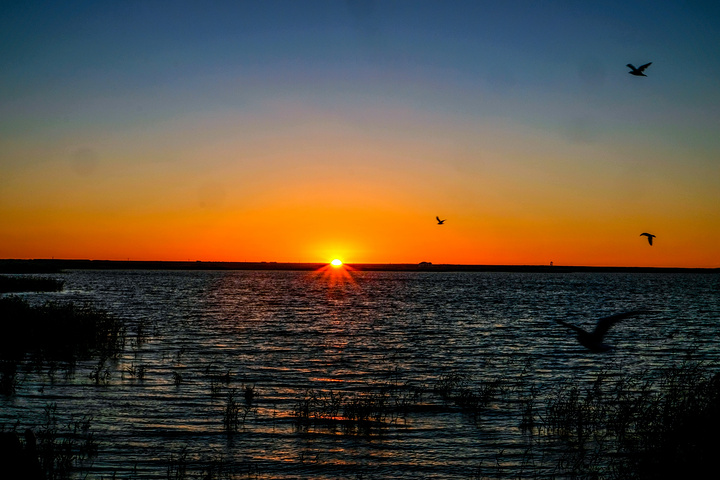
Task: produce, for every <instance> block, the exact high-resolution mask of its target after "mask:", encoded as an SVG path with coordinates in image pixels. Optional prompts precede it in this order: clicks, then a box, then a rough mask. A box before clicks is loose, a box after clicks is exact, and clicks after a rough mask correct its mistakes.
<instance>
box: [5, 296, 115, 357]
mask: <svg viewBox="0 0 720 480" xmlns="http://www.w3.org/2000/svg"><path fill="white" fill-rule="evenodd" d="M0 317H2V318H3V319H5V321H4V322H2V325H0V352H2V353H1V354H0V355H2V357H3V358H22V357H23V356H24V354H26V353H32V354H34V355H35V356H36V359H39V361H40V362H42V360H60V361H66V362H69V363H74V362H76V361H77V360H80V359H87V358H90V357H91V356H94V355H102V356H105V357H108V358H115V357H117V355H119V353H120V352H121V351H122V349H123V347H124V344H125V326H124V324H123V322H122V321H120V320H119V319H117V318H115V317H113V316H111V315H109V314H108V313H107V312H105V311H103V310H99V309H96V308H94V307H92V306H90V305H87V304H85V305H77V304H74V303H72V302H69V303H59V302H46V303H45V304H44V305H41V306H37V307H36V306H31V305H29V304H28V303H27V301H25V300H23V299H21V298H19V297H17V296H9V297H3V298H0Z"/></svg>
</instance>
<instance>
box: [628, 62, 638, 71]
mask: <svg viewBox="0 0 720 480" xmlns="http://www.w3.org/2000/svg"><path fill="white" fill-rule="evenodd" d="M626 67H629V68H630V69H632V70H637V68H635V65H633V64H632V63H628V64H627V65H626Z"/></svg>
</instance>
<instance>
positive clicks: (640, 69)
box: [638, 62, 652, 72]
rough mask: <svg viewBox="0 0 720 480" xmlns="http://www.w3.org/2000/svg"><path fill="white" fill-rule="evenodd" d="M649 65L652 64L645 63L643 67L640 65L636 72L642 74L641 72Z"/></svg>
mask: <svg viewBox="0 0 720 480" xmlns="http://www.w3.org/2000/svg"><path fill="white" fill-rule="evenodd" d="M650 65H652V62H650V63H646V64H645V65H640V66H639V67H638V70H639V71H641V72H642V71H643V70H645V69H646V68H647V67H649V66H650Z"/></svg>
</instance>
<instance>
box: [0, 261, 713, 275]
mask: <svg viewBox="0 0 720 480" xmlns="http://www.w3.org/2000/svg"><path fill="white" fill-rule="evenodd" d="M327 265H328V264H326V263H284V262H202V261H199V260H198V261H187V262H165V261H135V260H62V259H34V260H16V259H5V260H0V273H59V272H62V271H63V270H318V269H320V268H323V267H326V266H327ZM345 266H346V267H347V268H349V269H351V270H356V271H381V272H528V273H532V272H537V273H577V272H623V273H718V272H720V269H719V268H673V267H590V266H565V265H555V266H550V265H454V264H433V263H429V262H420V263H354V264H345Z"/></svg>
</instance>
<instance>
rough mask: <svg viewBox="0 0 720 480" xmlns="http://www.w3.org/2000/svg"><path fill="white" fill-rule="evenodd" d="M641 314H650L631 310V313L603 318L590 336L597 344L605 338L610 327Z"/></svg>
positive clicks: (645, 311)
mask: <svg viewBox="0 0 720 480" xmlns="http://www.w3.org/2000/svg"><path fill="white" fill-rule="evenodd" d="M643 313H650V312H648V311H647V310H633V311H631V312H623V313H616V314H615V315H610V316H609V317H603V318H601V319H599V320H598V322H597V325H596V326H595V330H593V332H592V335H593V336H594V337H595V338H596V339H597V341H598V342H599V341H600V340H601V339H602V338H603V337H604V336H605V334H606V333H607V332H608V330H610V327H612V326H613V325H615V324H616V323H617V322H619V321H620V320H622V319H623V318H628V317H634V316H636V315H641V314H643Z"/></svg>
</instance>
